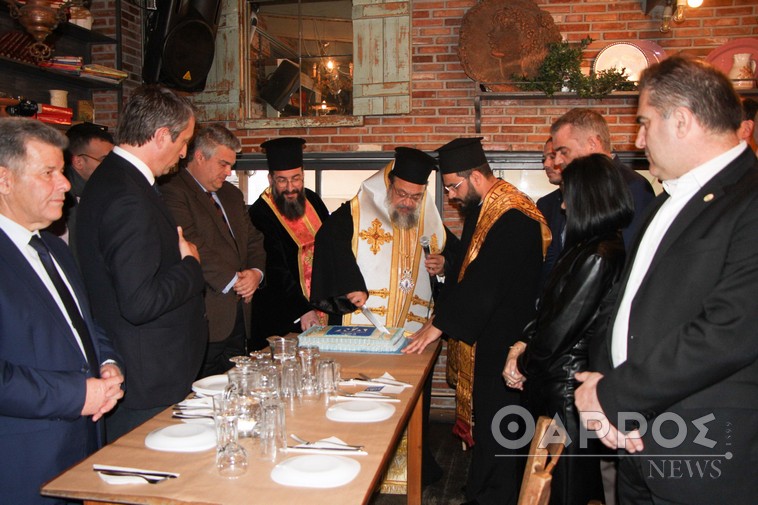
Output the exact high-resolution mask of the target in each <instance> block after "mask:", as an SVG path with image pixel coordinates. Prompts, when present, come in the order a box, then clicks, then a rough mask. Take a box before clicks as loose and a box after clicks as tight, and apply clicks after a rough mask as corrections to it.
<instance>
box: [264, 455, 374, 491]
mask: <svg viewBox="0 0 758 505" xmlns="http://www.w3.org/2000/svg"><path fill="white" fill-rule="evenodd" d="M360 471H361V464H360V463H358V462H357V461H355V460H354V459H350V458H345V457H342V456H327V455H313V456H298V457H295V458H290V459H287V460H285V461H282V462H281V463H279V464H278V465H276V466H275V467H274V469H273V470H271V480H273V481H274V482H276V483H277V484H281V485H283V486H291V487H317V488H330V487H337V486H344V485H345V484H347V483H348V482H350V481H352V480H353V479H354V478H355V476H356V475H358V472H360Z"/></svg>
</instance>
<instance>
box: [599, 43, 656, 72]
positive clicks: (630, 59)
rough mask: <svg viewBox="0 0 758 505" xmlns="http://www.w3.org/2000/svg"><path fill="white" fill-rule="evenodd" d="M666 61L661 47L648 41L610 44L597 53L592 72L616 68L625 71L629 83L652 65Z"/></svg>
mask: <svg viewBox="0 0 758 505" xmlns="http://www.w3.org/2000/svg"><path fill="white" fill-rule="evenodd" d="M664 59H666V52H665V51H664V50H663V48H662V47H661V46H659V45H658V44H656V43H655V42H652V41H650V40H636V41H634V42H612V43H611V44H608V45H607V46H605V47H604V48H603V49H601V50H600V52H599V53H597V57H596V58H595V63H594V65H593V68H592V70H593V72H599V71H601V70H610V69H611V68H616V69H618V70H621V69H622V68H624V69H626V75H627V78H628V79H629V80H630V81H634V82H636V81H639V80H640V74H641V73H642V71H643V70H645V69H646V68H647V67H649V66H650V65H652V64H653V63H658V62H659V61H663V60H664Z"/></svg>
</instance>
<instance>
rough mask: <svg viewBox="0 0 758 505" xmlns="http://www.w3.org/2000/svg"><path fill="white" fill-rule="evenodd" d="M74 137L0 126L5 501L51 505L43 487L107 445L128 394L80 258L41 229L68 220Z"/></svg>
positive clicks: (28, 124) (34, 126)
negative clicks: (104, 429) (105, 428)
mask: <svg viewBox="0 0 758 505" xmlns="http://www.w3.org/2000/svg"><path fill="white" fill-rule="evenodd" d="M66 143H67V142H66V139H65V137H64V136H63V135H61V134H60V133H59V132H58V131H56V130H54V129H53V128H50V127H49V126H46V125H44V124H42V123H40V122H38V121H35V120H31V119H20V118H18V119H17V118H3V119H0V271H2V277H3V281H2V283H0V370H2V372H1V373H0V377H2V378H0V454H2V455H3V457H4V458H5V459H6V461H5V462H4V463H3V470H2V471H1V472H0V496H2V499H0V501H2V502H3V503H14V504H16V503H18V504H24V505H29V504H52V503H59V501H58V500H55V499H50V498H43V497H42V496H40V494H39V488H40V486H41V485H42V484H43V483H44V482H46V481H48V480H49V479H51V478H53V477H55V476H56V475H57V474H59V473H60V472H62V471H63V470H65V469H66V468H68V467H69V466H71V465H73V464H75V463H77V462H79V461H80V460H82V459H84V458H85V457H86V456H87V455H88V454H90V453H92V452H94V451H95V450H97V449H98V448H99V447H100V443H101V439H102V437H101V436H100V435H101V432H100V423H97V422H96V421H98V419H100V417H101V416H102V415H103V414H105V413H106V412H108V411H109V410H111V409H112V408H113V407H114V405H115V404H116V401H118V399H119V398H121V397H122V396H123V391H122V390H121V384H122V383H123V381H124V377H123V375H122V374H121V371H120V369H119V366H118V365H117V361H118V359H119V358H118V357H117V355H116V353H115V352H114V350H113V348H112V346H111V344H110V342H109V341H108V339H107V338H106V337H105V334H104V333H103V332H102V330H101V329H100V328H99V327H98V326H96V325H95V324H94V323H93V321H92V317H91V316H90V312H89V305H88V303H89V302H88V299H87V294H86V293H85V291H84V284H83V283H82V280H81V278H80V276H79V273H78V270H77V268H76V264H75V263H74V258H73V257H72V256H71V253H70V252H69V250H68V248H67V247H66V245H65V244H64V243H63V241H62V240H60V239H59V238H57V237H55V236H54V235H52V234H51V233H47V232H42V233H41V234H40V233H39V230H40V229H42V228H45V227H47V226H49V225H50V223H52V222H53V221H55V220H57V219H59V218H60V217H61V215H62V210H63V201H64V195H65V193H66V191H68V189H69V188H70V184H69V183H68V181H67V180H66V178H65V177H64V175H63V149H64V148H65V147H66Z"/></svg>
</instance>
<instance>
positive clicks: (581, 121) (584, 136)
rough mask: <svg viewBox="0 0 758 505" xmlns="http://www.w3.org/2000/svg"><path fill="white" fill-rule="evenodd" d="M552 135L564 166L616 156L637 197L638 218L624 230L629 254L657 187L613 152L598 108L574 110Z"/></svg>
mask: <svg viewBox="0 0 758 505" xmlns="http://www.w3.org/2000/svg"><path fill="white" fill-rule="evenodd" d="M550 135H551V136H552V137H553V149H555V163H557V164H559V165H561V166H563V167H566V166H568V164H569V163H571V162H572V161H573V160H575V159H576V158H579V157H581V156H587V155H590V154H594V153H601V154H605V155H606V156H608V157H609V158H611V159H613V162H614V164H615V165H616V168H618V169H619V172H621V176H622V177H623V178H624V181H626V183H627V185H628V186H629V191H631V193H632V199H633V200H634V219H632V222H631V224H630V225H629V226H627V227H626V228H624V230H623V236H624V247H625V248H626V251H627V253H628V252H629V249H630V247H631V245H632V242H633V241H634V237H635V235H636V233H637V230H639V228H640V223H641V222H642V218H643V217H644V216H645V209H647V206H648V205H650V202H652V201H653V198H655V193H654V192H653V186H652V185H651V184H650V182H649V181H648V180H647V179H645V178H644V177H643V176H641V175H640V174H638V173H637V172H635V171H634V170H632V169H631V168H629V167H628V166H626V165H624V164H623V163H622V162H621V160H619V158H618V156H616V155H614V154H613V153H612V152H611V132H610V130H609V129H608V123H606V122H605V119H604V118H603V116H601V115H600V114H598V113H597V111H594V110H591V109H571V110H570V111H568V112H566V113H565V114H564V115H563V116H561V117H559V118H558V119H557V120H556V121H555V122H554V123H553V124H552V126H551V127H550Z"/></svg>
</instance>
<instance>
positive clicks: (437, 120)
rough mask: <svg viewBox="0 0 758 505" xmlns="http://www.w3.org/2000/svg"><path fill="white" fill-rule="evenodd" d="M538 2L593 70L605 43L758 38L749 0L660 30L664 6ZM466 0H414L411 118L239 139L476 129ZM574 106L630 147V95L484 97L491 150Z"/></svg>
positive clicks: (719, 2)
mask: <svg viewBox="0 0 758 505" xmlns="http://www.w3.org/2000/svg"><path fill="white" fill-rule="evenodd" d="M537 3H538V4H539V5H540V6H541V7H542V8H543V9H545V10H547V11H548V12H550V13H551V14H553V17H554V19H555V21H556V24H557V26H558V28H559V29H560V31H561V34H562V35H564V36H565V37H566V38H567V39H568V40H569V41H578V40H580V39H582V38H584V37H586V36H588V35H589V36H590V37H592V38H593V39H594V40H595V41H594V42H593V43H592V45H591V46H590V47H589V48H588V49H587V51H586V52H585V56H586V60H585V62H584V65H585V67H586V68H588V69H589V67H590V66H591V63H592V61H593V60H594V58H595V56H596V55H597V52H598V51H599V50H600V49H602V48H603V47H605V46H606V45H607V44H608V43H610V42H615V41H625V40H635V39H638V38H639V39H646V40H652V41H654V42H656V43H658V44H660V45H661V46H662V47H663V48H664V49H665V50H666V52H667V53H668V54H675V53H678V52H680V51H682V52H686V53H690V54H695V55H698V56H706V55H707V54H708V53H709V52H710V51H711V50H712V49H714V48H715V47H717V46H719V45H721V44H723V43H725V42H727V41H729V40H730V39H734V38H739V37H751V36H753V37H754V36H758V4H756V2H754V1H750V0H706V1H705V2H704V5H703V6H702V7H700V8H699V9H688V10H687V18H686V21H685V22H684V23H682V24H675V25H674V26H673V28H672V29H671V31H670V32H669V33H666V34H662V33H660V31H659V30H658V28H659V26H660V16H661V8H660V7H659V8H656V9H654V10H653V12H652V13H651V16H647V15H645V13H644V12H643V11H642V8H641V2H640V1H639V0H631V1H613V2H609V1H607V0H584V1H572V2H567V1H562V2H556V1H549V0H541V1H539V0H538V1H537ZM474 4H475V2H474V1H471V0H447V1H445V0H416V1H414V2H413V36H412V46H413V86H412V89H413V92H412V112H411V113H410V114H409V115H407V116H391V117H367V118H366V120H365V124H364V126H361V127H336V128H333V127H330V128H297V129H295V128H290V129H279V130H274V129H272V130H243V131H240V132H239V134H240V135H241V136H243V137H246V140H247V141H246V142H245V144H246V145H248V146H255V145H257V144H259V143H260V142H261V141H263V140H265V139H267V138H270V137H274V136H279V135H299V136H303V137H305V138H307V139H308V148H309V149H310V150H313V151H327V150H335V151H336V150H348V151H349V150H355V149H356V148H357V146H358V145H360V144H378V145H380V146H381V147H382V150H391V149H392V148H394V147H395V146H397V145H413V146H417V147H418V148H420V149H434V148H436V147H438V146H440V145H441V144H444V143H445V142H447V141H449V140H450V139H452V138H454V137H456V136H462V135H474V134H475V128H474V95H475V86H474V83H473V82H472V81H471V80H470V79H469V78H468V77H467V76H466V75H465V73H464V72H463V69H462V67H461V65H460V63H459V58H458V52H457V49H458V31H459V28H460V25H461V19H462V17H463V15H464V13H465V12H466V11H467V10H468V9H469V8H470V7H471V6H472V5H474ZM575 106H591V107H594V108H597V109H598V111H599V112H601V113H602V114H603V115H604V116H605V117H606V118H607V120H608V122H609V124H610V126H611V131H612V134H613V138H614V143H615V147H616V149H619V150H633V149H634V135H635V132H636V128H635V126H634V113H635V107H636V99H634V98H627V99H618V98H616V99H604V100H592V101H588V100H575V99H564V98H556V99H530V100H499V101H490V102H485V103H483V107H482V112H483V114H482V135H483V136H484V145H485V148H486V149H487V150H506V151H510V150H537V149H539V148H540V147H541V144H542V142H544V139H545V137H546V135H547V132H548V130H549V127H550V123H551V121H552V120H553V119H555V118H556V117H558V116H559V115H560V114H562V113H563V112H565V111H566V110H567V109H569V108H572V107H575Z"/></svg>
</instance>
